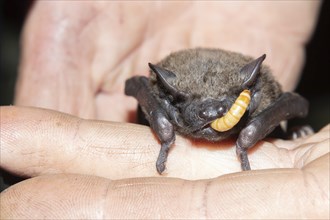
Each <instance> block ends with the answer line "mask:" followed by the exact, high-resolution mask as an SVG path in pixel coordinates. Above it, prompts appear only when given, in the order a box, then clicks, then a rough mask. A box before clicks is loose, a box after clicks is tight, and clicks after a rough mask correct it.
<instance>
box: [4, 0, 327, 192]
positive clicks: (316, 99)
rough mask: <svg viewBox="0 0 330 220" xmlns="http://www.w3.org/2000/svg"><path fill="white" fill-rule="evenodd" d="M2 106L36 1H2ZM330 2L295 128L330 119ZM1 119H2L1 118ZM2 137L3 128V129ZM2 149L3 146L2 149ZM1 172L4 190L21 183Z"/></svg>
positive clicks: (313, 45) (314, 42)
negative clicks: (305, 109)
mask: <svg viewBox="0 0 330 220" xmlns="http://www.w3.org/2000/svg"><path fill="white" fill-rule="evenodd" d="M0 2H1V3H0V4H1V14H0V16H1V25H0V33H1V37H0V40H1V44H0V48H1V56H0V60H1V62H0V71H1V72H0V105H11V104H13V97H14V88H15V81H16V76H17V69H18V64H19V55H20V47H19V46H20V34H21V30H22V26H23V24H24V20H25V17H26V15H27V13H28V11H29V9H30V8H31V6H32V5H33V0H2V1H0ZM329 6H330V1H323V5H322V7H321V13H320V15H319V19H318V23H317V27H316V29H315V32H314V35H313V37H312V39H311V41H310V42H309V43H308V45H307V59H306V63H305V67H304V69H303V74H302V78H301V80H300V83H299V85H298V88H297V90H296V91H297V92H298V93H300V94H301V95H302V96H304V97H306V98H307V99H308V100H309V101H310V113H309V115H308V117H307V118H305V119H298V120H293V121H291V122H290V124H292V125H303V124H309V125H311V126H312V127H313V128H314V130H315V131H318V130H319V129H320V128H322V127H324V126H325V125H326V124H328V123H329V121H330V120H329V119H330V89H329V86H330V80H329V76H330V46H329V42H330V36H329V32H330V24H329V22H330V11H329ZM0 120H1V119H0ZM0 135H1V128H0ZM0 147H1V146H0ZM9 176H10V175H9V174H7V173H5V172H3V170H1V177H0V186H1V191H2V190H3V189H4V188H5V187H6V185H10V184H11V183H13V182H16V181H18V180H19V178H16V177H14V178H13V177H10V178H9Z"/></svg>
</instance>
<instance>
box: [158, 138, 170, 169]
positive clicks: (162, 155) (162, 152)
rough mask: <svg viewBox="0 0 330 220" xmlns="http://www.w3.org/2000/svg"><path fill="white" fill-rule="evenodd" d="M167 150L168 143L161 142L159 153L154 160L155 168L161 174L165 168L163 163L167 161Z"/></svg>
mask: <svg viewBox="0 0 330 220" xmlns="http://www.w3.org/2000/svg"><path fill="white" fill-rule="evenodd" d="M168 150H169V146H168V144H163V145H162V147H161V149H160V151H159V155H158V158H157V162H156V169H157V172H158V173H159V174H162V173H163V172H164V170H165V168H166V165H165V163H166V161H167V156H168Z"/></svg>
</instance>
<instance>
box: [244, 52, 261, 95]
mask: <svg viewBox="0 0 330 220" xmlns="http://www.w3.org/2000/svg"><path fill="white" fill-rule="evenodd" d="M265 58H266V54H264V55H262V56H261V57H259V58H257V59H255V60H253V61H252V62H250V63H248V64H246V65H245V66H244V67H243V68H242V69H241V73H242V74H244V75H246V78H245V80H244V83H243V89H247V88H249V87H250V86H251V85H252V84H253V83H254V82H255V81H256V79H257V76H258V74H259V71H260V67H261V64H262V61H264V59H265Z"/></svg>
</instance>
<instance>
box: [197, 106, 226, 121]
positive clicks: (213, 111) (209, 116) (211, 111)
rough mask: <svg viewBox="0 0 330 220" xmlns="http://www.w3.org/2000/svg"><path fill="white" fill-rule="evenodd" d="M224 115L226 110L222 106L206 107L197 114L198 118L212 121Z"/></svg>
mask: <svg viewBox="0 0 330 220" xmlns="http://www.w3.org/2000/svg"><path fill="white" fill-rule="evenodd" d="M225 113H226V108H225V107H224V106H223V105H222V104H219V105H213V106H208V107H206V108H204V109H202V110H201V111H200V112H199V114H198V115H199V117H200V118H202V119H204V120H213V119H215V118H218V117H221V116H223V115H224V114H225Z"/></svg>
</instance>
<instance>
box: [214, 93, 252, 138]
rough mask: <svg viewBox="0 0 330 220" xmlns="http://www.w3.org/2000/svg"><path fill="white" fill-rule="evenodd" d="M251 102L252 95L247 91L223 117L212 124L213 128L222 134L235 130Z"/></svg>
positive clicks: (240, 95)
mask: <svg viewBox="0 0 330 220" xmlns="http://www.w3.org/2000/svg"><path fill="white" fill-rule="evenodd" d="M250 100H251V93H250V91H249V90H247V89H245V90H244V91H243V92H241V94H239V96H238V98H237V99H236V100H235V102H234V104H233V105H232V106H231V108H230V109H229V111H228V112H227V113H226V114H225V115H224V116H223V117H221V118H218V119H216V120H214V121H213V122H212V123H211V127H212V128H213V129H214V130H216V131H220V132H222V131H228V130H230V129H231V128H233V127H234V126H235V125H236V124H237V123H238V122H239V120H240V119H241V118H242V116H243V115H244V113H245V112H246V109H247V107H248V106H249V103H250Z"/></svg>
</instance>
